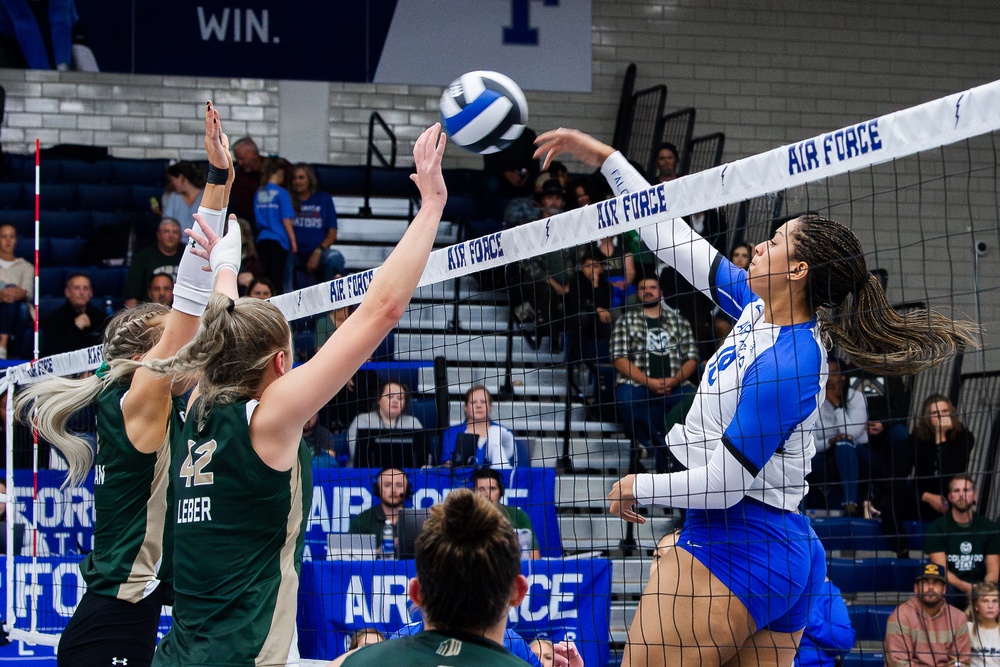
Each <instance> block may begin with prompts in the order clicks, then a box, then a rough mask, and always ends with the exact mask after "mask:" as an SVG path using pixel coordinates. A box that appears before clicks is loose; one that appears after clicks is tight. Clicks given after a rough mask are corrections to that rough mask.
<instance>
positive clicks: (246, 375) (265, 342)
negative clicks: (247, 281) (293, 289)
mask: <svg viewBox="0 0 1000 667" xmlns="http://www.w3.org/2000/svg"><path fill="white" fill-rule="evenodd" d="M290 347H291V329H290V328H289V326H288V322H287V321H286V320H285V316H284V315H282V314H281V311H280V310H278V309H277V308H276V307H275V306H273V305H272V304H270V303H268V302H267V301H262V300H261V299H253V298H250V297H243V298H241V299H237V300H236V301H233V300H232V299H230V298H229V297H228V296H225V295H223V294H213V295H212V297H211V298H210V299H209V302H208V306H207V307H206V308H205V312H204V314H203V315H202V316H201V327H200V328H199V329H198V333H197V335H196V336H195V337H194V339H193V340H192V341H191V342H190V343H188V344H187V345H185V346H184V347H182V348H181V349H180V350H178V351H177V354H176V355H174V356H172V357H169V358H167V359H156V360H153V361H149V362H139V361H133V360H131V359H116V360H114V361H112V362H110V365H111V376H112V377H119V376H124V375H127V374H131V373H133V372H135V369H136V368H138V367H139V366H143V367H145V368H148V369H150V370H151V371H153V372H154V373H160V374H162V375H170V376H173V377H175V378H177V377H186V376H190V375H192V374H193V373H198V372H200V374H201V375H200V379H199V381H198V390H199V393H200V398H199V400H198V401H197V402H196V403H195V407H194V408H193V410H192V412H191V414H189V415H188V419H192V418H194V419H197V420H198V421H197V422H196V424H198V428H199V430H200V429H201V428H202V427H203V426H204V423H205V419H206V417H207V415H208V413H209V412H211V410H212V407H213V406H215V405H216V404H226V403H234V402H236V401H239V400H242V399H246V398H250V397H251V396H253V394H254V392H255V391H256V390H257V388H258V386H259V385H260V382H261V380H262V379H263V377H264V372H265V371H266V370H267V367H268V364H270V363H271V360H272V359H273V358H274V357H275V355H277V354H278V352H281V351H283V350H284V351H288V350H289V349H290Z"/></svg>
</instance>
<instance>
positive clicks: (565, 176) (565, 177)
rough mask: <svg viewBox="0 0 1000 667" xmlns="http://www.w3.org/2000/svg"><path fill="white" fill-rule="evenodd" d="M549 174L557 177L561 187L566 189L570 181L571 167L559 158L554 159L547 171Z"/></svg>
mask: <svg viewBox="0 0 1000 667" xmlns="http://www.w3.org/2000/svg"><path fill="white" fill-rule="evenodd" d="M546 173H547V174H548V175H549V176H551V177H552V178H554V179H556V181H557V182H558V183H559V187H561V188H563V189H564V190H565V189H566V185H567V184H568V183H569V169H567V168H566V165H565V164H563V163H562V162H560V161H559V160H553V161H552V164H550V165H549V169H548V171H547V172H546Z"/></svg>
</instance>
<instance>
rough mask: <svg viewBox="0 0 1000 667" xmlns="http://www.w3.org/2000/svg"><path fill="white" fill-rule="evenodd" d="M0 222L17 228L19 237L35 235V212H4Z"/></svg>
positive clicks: (23, 210)
mask: <svg viewBox="0 0 1000 667" xmlns="http://www.w3.org/2000/svg"><path fill="white" fill-rule="evenodd" d="M0 220H2V221H3V222H9V223H10V224H12V225H14V227H15V228H17V235H18V236H34V235H35V210H34V209H27V208H24V209H18V210H16V211H4V212H3V213H0Z"/></svg>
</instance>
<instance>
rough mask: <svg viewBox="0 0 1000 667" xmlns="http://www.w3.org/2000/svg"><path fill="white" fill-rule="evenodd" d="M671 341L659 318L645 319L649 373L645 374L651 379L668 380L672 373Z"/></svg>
mask: <svg viewBox="0 0 1000 667" xmlns="http://www.w3.org/2000/svg"><path fill="white" fill-rule="evenodd" d="M672 347H673V341H672V340H671V338H670V335H669V334H667V332H666V331H664V329H663V325H662V323H661V322H660V318H659V317H647V318H646V354H647V355H648V358H649V371H648V372H647V373H646V375H647V376H649V377H651V378H668V377H671V376H672V375H673V374H674V372H673V369H672V368H671V367H670V349H671V348H672Z"/></svg>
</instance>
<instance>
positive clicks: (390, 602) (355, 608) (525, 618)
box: [299, 558, 611, 665]
mask: <svg viewBox="0 0 1000 667" xmlns="http://www.w3.org/2000/svg"><path fill="white" fill-rule="evenodd" d="M521 572H522V574H524V576H526V577H527V578H528V586H529V588H528V595H527V596H526V597H525V598H524V601H523V602H522V603H521V604H520V605H518V606H517V607H513V608H512V609H511V610H510V614H509V615H508V617H507V627H508V628H511V629H513V630H514V631H515V632H517V633H518V634H520V635H521V636H522V637H524V638H525V640H526V641H531V640H532V639H534V638H535V637H543V638H548V639H552V640H554V641H561V640H563V639H570V640H573V641H575V642H576V644H577V647H578V648H579V649H580V652H581V654H582V656H583V659H584V664H585V665H606V664H607V663H608V659H609V657H610V648H609V646H608V640H609V628H610V625H609V623H610V613H611V563H610V562H609V561H607V560H606V559H603V558H595V559H590V560H571V561H564V560H561V559H542V560H536V561H522V562H521ZM414 574H415V571H414V567H413V561H378V560H369V561H332V562H322V561H318V560H316V561H313V562H311V563H303V564H302V579H301V583H300V585H299V650H300V651H301V653H302V657H303V658H312V659H321V660H332V659H333V658H335V657H337V656H338V655H340V654H341V653H343V652H344V651H345V649H346V643H347V641H348V640H349V638H350V636H351V634H352V633H354V632H355V631H357V630H360V629H362V628H372V627H374V628H377V629H379V630H381V631H382V632H385V633H387V634H391V633H393V632H395V631H396V630H399V629H400V628H401V627H403V626H404V625H406V624H408V623H411V622H413V621H416V620H419V619H418V617H417V616H416V615H414V614H411V613H410V605H409V599H408V598H407V592H406V591H407V582H408V581H409V579H410V577H413V576H414ZM333 591H335V592H333ZM470 594H473V595H474V594H475V591H471V592H470Z"/></svg>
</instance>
